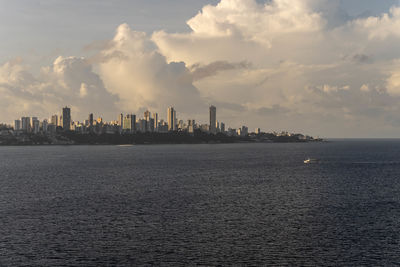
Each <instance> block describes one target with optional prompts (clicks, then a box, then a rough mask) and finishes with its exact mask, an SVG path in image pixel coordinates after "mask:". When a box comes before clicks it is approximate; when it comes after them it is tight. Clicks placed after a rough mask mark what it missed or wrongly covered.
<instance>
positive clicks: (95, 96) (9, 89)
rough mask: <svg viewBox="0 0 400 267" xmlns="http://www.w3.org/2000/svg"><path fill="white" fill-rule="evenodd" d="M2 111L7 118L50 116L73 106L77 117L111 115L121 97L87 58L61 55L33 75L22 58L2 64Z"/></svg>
mask: <svg viewBox="0 0 400 267" xmlns="http://www.w3.org/2000/svg"><path fill="white" fill-rule="evenodd" d="M0 91H1V94H2V97H1V99H0V112H1V113H2V114H3V116H4V118H5V119H6V120H7V121H10V120H11V119H12V118H15V119H17V118H18V117H21V116H39V117H41V118H48V117H49V116H50V115H51V114H52V113H60V111H61V108H62V107H63V106H65V105H68V106H71V107H72V112H73V113H72V115H73V116H74V118H75V119H77V120H81V119H82V118H86V117H87V114H89V112H97V114H104V115H106V116H110V117H111V113H113V112H115V114H117V113H116V112H117V111H116V105H115V103H116V101H117V100H118V97H117V96H116V95H113V94H111V93H109V92H108V91H107V90H106V89H105V87H104V85H103V82H102V80H101V79H100V77H99V76H98V75H97V74H96V73H94V72H93V70H92V66H91V65H90V64H88V63H87V62H86V60H85V59H84V58H77V57H58V58H57V59H55V61H54V63H53V64H52V65H51V66H47V67H44V68H43V69H42V70H41V73H40V74H39V75H38V76H37V77H34V76H33V75H32V74H31V73H30V72H29V70H28V68H27V67H26V66H25V65H24V64H23V62H21V61H18V62H6V63H5V64H3V65H2V66H0Z"/></svg>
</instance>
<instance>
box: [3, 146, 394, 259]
mask: <svg viewBox="0 0 400 267" xmlns="http://www.w3.org/2000/svg"><path fill="white" fill-rule="evenodd" d="M307 158H315V159H318V160H319V161H318V162H315V163H312V164H304V160H305V159H307ZM399 265H400V140H350V139H348V140H328V141H327V142H321V143H286V144H276V143H262V144H212V145H207V144H204V145H139V146H137V145H134V146H27V147H0V266H399Z"/></svg>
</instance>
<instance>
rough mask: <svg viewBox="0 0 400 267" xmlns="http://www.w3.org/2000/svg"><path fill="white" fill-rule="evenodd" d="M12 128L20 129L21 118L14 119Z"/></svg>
mask: <svg viewBox="0 0 400 267" xmlns="http://www.w3.org/2000/svg"><path fill="white" fill-rule="evenodd" d="M14 130H15V131H19V130H21V120H15V121H14Z"/></svg>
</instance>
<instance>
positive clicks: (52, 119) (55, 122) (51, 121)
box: [50, 115, 58, 127]
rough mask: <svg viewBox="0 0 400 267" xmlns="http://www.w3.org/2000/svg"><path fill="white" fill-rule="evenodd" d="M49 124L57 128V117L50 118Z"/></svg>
mask: <svg viewBox="0 0 400 267" xmlns="http://www.w3.org/2000/svg"><path fill="white" fill-rule="evenodd" d="M50 123H51V124H53V125H55V126H56V127H57V126H58V116H57V115H53V116H51V120H50Z"/></svg>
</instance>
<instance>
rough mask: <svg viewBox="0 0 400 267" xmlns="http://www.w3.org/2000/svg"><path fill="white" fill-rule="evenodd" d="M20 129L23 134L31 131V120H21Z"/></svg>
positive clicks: (24, 118)
mask: <svg viewBox="0 0 400 267" xmlns="http://www.w3.org/2000/svg"><path fill="white" fill-rule="evenodd" d="M21 129H22V131H24V132H29V131H30V130H31V118H29V117H22V118H21Z"/></svg>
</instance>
